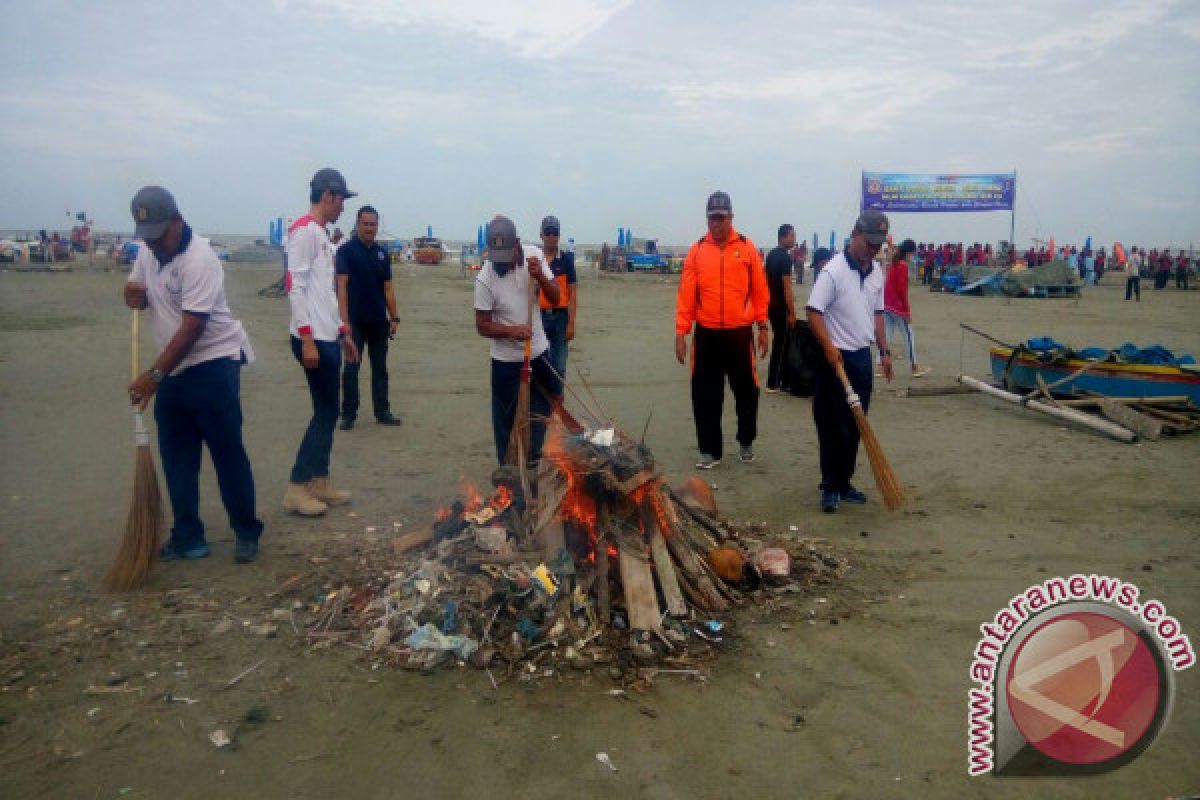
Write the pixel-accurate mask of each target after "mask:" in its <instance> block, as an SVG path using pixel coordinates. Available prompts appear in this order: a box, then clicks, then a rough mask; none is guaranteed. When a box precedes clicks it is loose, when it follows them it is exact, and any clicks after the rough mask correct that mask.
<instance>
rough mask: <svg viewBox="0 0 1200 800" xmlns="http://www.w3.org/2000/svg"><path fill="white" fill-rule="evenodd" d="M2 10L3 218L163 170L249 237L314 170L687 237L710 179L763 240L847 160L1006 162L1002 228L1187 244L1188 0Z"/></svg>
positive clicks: (92, 203)
mask: <svg viewBox="0 0 1200 800" xmlns="http://www.w3.org/2000/svg"><path fill="white" fill-rule="evenodd" d="M0 29H3V30H5V31H6V32H7V34H6V37H5V46H4V48H3V50H2V51H0V100H2V106H3V109H4V112H3V113H4V118H3V121H2V122H0V153H2V155H0V179H2V180H3V185H4V186H5V191H4V192H3V193H2V194H0V228H13V227H18V228H20V227H28V228H40V227H50V226H54V225H62V224H64V223H65V215H64V211H66V210H67V209H70V210H81V209H83V210H87V211H88V212H89V213H91V214H92V215H93V216H94V217H95V218H96V220H97V223H98V225H99V226H100V227H101V228H106V229H124V228H128V227H129V226H130V221H129V218H128V201H129V198H130V197H131V196H132V194H133V192H134V191H135V190H136V189H137V187H139V186H140V185H142V184H145V183H161V184H163V185H166V186H168V187H169V188H171V189H172V191H173V192H174V193H175V195H176V197H177V199H178V201H179V203H180V206H181V208H182V210H183V211H184V213H185V215H186V216H187V217H188V218H189V219H190V220H191V221H192V222H193V223H194V224H195V225H196V226H197V227H198V228H200V229H201V230H205V231H210V232H212V231H217V232H225V233H256V232H259V231H265V229H266V224H267V220H268V219H269V218H271V217H273V216H276V215H296V214H298V213H302V212H303V211H304V210H305V209H306V204H307V198H306V193H307V181H308V179H309V177H310V176H311V174H312V172H313V171H314V170H315V169H317V168H319V167H322V166H326V165H331V166H336V167H338V168H339V169H341V170H342V171H343V173H344V174H345V175H346V177H347V179H348V181H349V183H350V186H351V188H353V189H356V190H357V191H359V192H361V193H362V196H363V199H364V200H366V201H368V202H371V203H373V204H375V205H377V206H378V207H379V208H380V210H381V211H382V213H383V217H384V225H385V228H386V229H387V230H389V231H390V232H392V233H394V234H397V235H412V234H413V233H416V232H418V231H421V230H423V229H424V226H425V225H426V224H432V225H433V226H434V229H435V231H436V232H438V233H440V234H442V235H443V236H446V237H448V238H460V237H461V238H467V237H473V235H474V231H475V227H476V225H477V224H478V223H479V222H481V221H483V220H484V219H486V218H487V217H489V216H490V215H491V214H493V213H496V212H505V213H508V214H509V215H511V216H513V217H514V219H516V221H517V223H518V226H519V227H521V228H522V229H523V230H524V231H525V232H527V233H528V234H533V233H534V232H535V230H534V228H535V226H536V221H537V220H538V219H540V217H541V216H542V215H543V214H545V213H548V212H553V213H556V214H557V215H558V216H559V217H560V218H561V219H562V221H563V225H564V228H565V233H566V234H567V235H572V236H574V237H575V238H576V239H577V240H579V241H581V242H598V241H602V240H605V239H607V240H610V241H611V240H613V239H615V236H616V228H617V226H618V225H627V226H632V228H633V229H634V231H635V233H636V234H637V235H640V236H654V237H660V238H661V239H662V240H663V241H664V242H687V241H690V240H692V239H694V238H695V237H697V236H699V235H700V234H701V233H702V232H703V223H704V220H703V204H704V198H705V197H706V196H707V194H708V193H709V192H710V191H712V190H714V189H717V188H721V189H724V190H726V191H728V192H729V193H730V194H731V195H732V197H733V202H734V207H735V212H736V215H737V224H738V226H739V228H741V229H742V230H743V231H744V232H746V233H747V234H749V235H751V236H753V237H755V238H756V239H758V240H760V242H761V243H770V241H771V240H772V239H773V238H774V230H775V227H776V226H777V225H778V224H779V223H780V222H783V221H790V222H792V223H794V224H795V225H796V226H797V228H798V229H799V230H800V231H801V233H802V234H803V235H805V236H807V237H809V238H811V236H812V232H813V231H820V232H821V236H822V238H828V236H829V231H830V230H831V229H836V230H838V231H839V235H840V234H841V233H843V232H844V231H845V230H846V229H847V228H848V227H849V225H850V224H851V223H852V221H853V217H854V212H855V210H856V208H857V203H858V191H859V176H860V171H861V170H863V169H877V170H888V171H913V172H943V171H945V172H971V171H977V172H991V171H1006V170H1010V169H1014V168H1015V169H1016V170H1017V172H1018V188H1017V234H1018V241H1021V242H1027V241H1028V237H1030V236H1033V235H1042V236H1045V235H1054V236H1056V237H1057V239H1058V240H1059V241H1065V240H1074V239H1082V237H1083V236H1086V235H1089V234H1090V235H1093V236H1096V237H1098V238H1099V239H1100V240H1102V241H1111V240H1113V239H1120V240H1122V241H1125V242H1126V243H1129V242H1134V241H1141V242H1149V243H1153V244H1162V243H1166V242H1168V241H1173V242H1174V243H1176V244H1179V243H1184V244H1186V243H1187V242H1188V241H1189V240H1197V244H1200V3H1197V2H1192V0H1178V1H1177V2H1172V1H1171V0H1131V1H1130V2H1103V1H1102V0H1096V1H1095V2H1090V1H1088V0H1082V1H1078V0H1067V1H1065V2H1057V1H1056V0H1034V1H1032V2H1022V1H1020V0H1018V1H1017V2H1007V3H975V2H963V3H943V2H925V0H894V1H893V2H886V3H885V2H879V3H864V2H856V0H844V1H843V2H837V3H812V4H810V3H801V2H791V3H774V2H756V1H755V0H748V1H747V2H741V3H728V2H721V3H716V2H708V0H691V1H690V2H686V3H685V2H665V0H554V1H553V2H541V1H540V0H524V1H523V0H458V1H457V2H439V0H395V1H394V2H391V1H389V0H207V1H206V2H203V3H196V2H191V1H190V0H165V2H159V3H154V4H146V3H142V2H137V3H134V2H125V1H124V0H113V1H112V2H105V3H89V2H82V1H81V2H61V1H60V0H39V1H38V2H16V1H15V0H5V2H2V3H0ZM16 31H23V33H22V34H20V35H16V34H15V32H16ZM356 205H357V203H356V201H351V204H350V208H351V209H353V208H354V207H356ZM893 228H894V230H896V232H897V233H903V234H905V235H912V236H914V237H916V238H922V239H928V238H934V237H937V238H941V237H952V238H955V239H967V240H974V239H980V240H995V239H998V238H1006V237H1007V233H1008V215H1007V214H1003V213H992V214H970V215H968V214H959V215H915V214H909V215H903V216H898V217H897V218H896V219H895V220H894V225H893Z"/></svg>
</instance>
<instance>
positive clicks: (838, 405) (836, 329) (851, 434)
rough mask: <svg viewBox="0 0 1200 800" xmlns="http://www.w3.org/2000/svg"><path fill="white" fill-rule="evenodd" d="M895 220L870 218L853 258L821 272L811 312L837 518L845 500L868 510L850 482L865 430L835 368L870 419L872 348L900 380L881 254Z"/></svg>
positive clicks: (860, 225)
mask: <svg viewBox="0 0 1200 800" xmlns="http://www.w3.org/2000/svg"><path fill="white" fill-rule="evenodd" d="M887 234H888V219H887V217H886V216H885V215H884V214H883V212H881V211H875V210H873V209H868V210H866V211H863V212H862V214H861V215H859V217H858V221H857V222H856V223H855V224H854V233H853V234H851V236H850V244H849V246H848V247H847V248H846V252H845V253H839V254H837V255H836V256H834V257H833V258H832V259H831V260H830V261H829V263H828V264H826V265H825V266H824V268H822V269H821V272H820V274H818V275H817V278H816V281H815V283H814V284H813V289H812V294H810V295H809V297H808V303H807V304H806V305H805V310H806V312H807V316H808V324H809V326H810V327H811V328H812V332H813V335H814V336H815V337H816V339H817V342H818V343H819V344H820V345H821V349H822V350H823V351H824V352H825V359H826V361H827V362H828V364H827V365H823V368H821V369H817V370H816V386H815V389H814V392H813V420H814V421H815V422H816V425H817V440H818V442H819V444H820V453H821V510H822V511H825V512H827V513H828V512H832V511H836V510H837V508H838V504H839V503H840V502H841V501H843V500H844V501H846V502H847V503H855V504H861V503H865V502H867V497H866V495H864V494H863V493H862V492H860V491H859V490H858V489H856V488H854V485H853V484H852V483H850V479H851V478H852V477H854V466H855V460H856V458H857V456H858V440H859V437H858V426H857V425H855V423H854V415H853V413H852V412H851V411H850V406H849V405H848V404H847V403H846V389H845V387H844V386H843V385H842V382H841V380H839V379H838V377H837V374H836V372H835V371H834V367H836V365H838V364H841V365H842V367H843V368H844V369H845V370H846V376H847V377H848V378H849V379H850V384H851V386H853V387H854V391H855V392H856V393H857V394H858V396H859V399H861V400H862V408H863V412H864V413H865V412H866V411H867V409H868V407H869V406H870V403H871V379H872V368H871V344H872V343H874V344H876V345H877V346H878V347H879V355H880V362H881V366H882V368H883V374H884V377H886V378H887V380H888V381H891V379H892V356H891V353H890V352H888V349H887V337H886V335H885V333H884V324H883V270H882V269H881V268H880V266H879V262H878V261H876V260H875V255H876V254H877V253H878V252H879V248H880V247H881V246H882V245H883V243H884V242H885V241H886V240H887Z"/></svg>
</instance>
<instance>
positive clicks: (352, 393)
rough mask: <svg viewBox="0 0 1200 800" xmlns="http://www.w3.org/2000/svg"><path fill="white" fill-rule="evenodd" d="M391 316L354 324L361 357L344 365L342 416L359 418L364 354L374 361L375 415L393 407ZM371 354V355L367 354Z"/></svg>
mask: <svg viewBox="0 0 1200 800" xmlns="http://www.w3.org/2000/svg"><path fill="white" fill-rule="evenodd" d="M390 329H391V326H390V325H389V324H388V322H387V320H381V321H374V322H353V323H351V324H350V330H351V335H352V336H353V337H354V344H355V346H356V347H358V361H355V362H354V363H353V364H350V363H347V364H346V365H345V366H344V367H342V416H343V417H347V418H349V419H355V418H356V417H357V416H358V404H359V400H358V371H359V369H360V368H361V367H362V362H363V359H364V358H367V357H369V359H370V362H371V407H372V410H374V412H375V418H376V419H379V418H380V417H386V416H387V415H388V414H389V413H390V412H391V410H392V406H391V403H390V401H389V400H388V372H387V351H388V331H389V330H390ZM368 353H369V354H370V355H369V356H367V354H368Z"/></svg>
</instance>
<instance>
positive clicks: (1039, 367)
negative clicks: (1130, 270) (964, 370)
mask: <svg viewBox="0 0 1200 800" xmlns="http://www.w3.org/2000/svg"><path fill="white" fill-rule="evenodd" d="M988 352H989V356H990V358H991V365H992V376H993V377H994V378H995V379H996V381H997V382H998V383H999V384H1000V385H1002V386H1004V387H1006V388H1007V389H1008V390H1009V391H1032V390H1034V389H1037V388H1039V384H1038V377H1039V376H1040V377H1041V379H1042V381H1043V382H1044V383H1045V384H1046V385H1047V386H1050V387H1052V388H1051V394H1054V395H1056V396H1059V397H1072V396H1074V397H1078V396H1081V395H1084V394H1087V393H1089V392H1094V393H1097V394H1102V395H1107V396H1108V397H1128V398H1134V397H1146V398H1149V397H1187V398H1188V399H1190V400H1191V401H1192V402H1193V403H1195V404H1197V405H1200V367H1197V366H1195V365H1185V366H1182V367H1179V366H1170V365H1165V364H1127V363H1121V362H1115V361H1114V362H1108V361H1103V362H1099V363H1092V362H1090V361H1087V360H1086V359H1082V358H1075V357H1072V358H1062V359H1057V360H1054V361H1050V362H1045V361H1042V360H1041V359H1039V358H1038V357H1037V354H1036V353H1033V352H1031V351H1028V350H1025V349H1018V351H1017V352H1016V354H1015V355H1014V353H1013V349H1012V348H1011V347H992V348H991V349H990V350H989V351H988ZM1089 364H1090V366H1089ZM1084 367H1087V369H1086V370H1085V371H1083V372H1080V370H1081V369H1083V368H1084ZM1076 373H1078V374H1076ZM1058 381H1063V382H1062V384H1061V385H1057V386H1056V385H1055V384H1056V382H1058Z"/></svg>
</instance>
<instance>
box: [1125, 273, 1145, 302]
mask: <svg viewBox="0 0 1200 800" xmlns="http://www.w3.org/2000/svg"><path fill="white" fill-rule="evenodd" d="M1135 294H1136V295H1137V299H1138V301H1139V302H1140V301H1141V299H1142V279H1141V276H1139V275H1130V276H1129V277H1128V278H1126V279H1125V299H1126V300H1128V299H1129V298H1130V297H1133V296H1134V295H1135Z"/></svg>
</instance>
